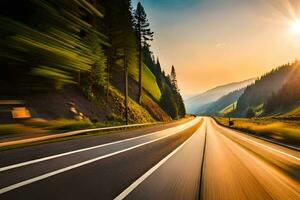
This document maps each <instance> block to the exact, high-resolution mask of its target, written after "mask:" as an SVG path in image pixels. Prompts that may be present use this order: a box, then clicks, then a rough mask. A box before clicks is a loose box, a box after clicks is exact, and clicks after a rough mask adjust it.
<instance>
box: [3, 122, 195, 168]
mask: <svg viewBox="0 0 300 200" xmlns="http://www.w3.org/2000/svg"><path fill="white" fill-rule="evenodd" d="M195 120H196V121H199V119H198V120H197V119H194V120H192V121H190V122H188V123H185V124H182V125H180V126H179V127H175V128H174V127H173V128H168V129H165V130H161V131H156V132H154V133H149V134H146V135H141V136H137V137H133V138H128V139H124V140H119V141H115V142H110V143H106V144H101V145H97V146H92V147H87V148H83V149H78V150H74V151H69V152H65V153H61V154H56V155H53V156H47V157H43V158H38V159H35V160H30V161H25V162H21V163H17V164H13V165H9V166H5V167H1V168H0V172H3V171H7V170H11V169H15V168H18V167H23V166H26V165H31V164H35V163H39V162H43V161H46V160H51V159H55V158H59V157H63V156H67V155H71V154H75V153H80V152H84V151H89V150H93V149H98V148H101V147H105V146H109V145H114V144H119V143H123V142H127V141H131V140H136V139H140V138H143V137H148V136H151V135H154V134H157V133H158V132H162V131H172V130H175V129H176V130H177V131H178V129H182V130H183V129H184V128H186V127H188V126H189V125H190V124H193V123H196V122H195Z"/></svg>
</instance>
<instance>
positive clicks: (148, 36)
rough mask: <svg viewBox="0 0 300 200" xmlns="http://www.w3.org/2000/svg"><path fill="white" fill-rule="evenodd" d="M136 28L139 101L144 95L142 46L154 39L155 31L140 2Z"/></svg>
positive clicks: (136, 15) (136, 12) (136, 16)
mask: <svg viewBox="0 0 300 200" xmlns="http://www.w3.org/2000/svg"><path fill="white" fill-rule="evenodd" d="M134 17H135V30H136V34H137V40H138V53H139V56H138V67H139V103H141V97H142V46H143V45H144V46H146V45H147V44H148V42H149V41H152V40H153V32H151V30H150V28H149V26H150V24H149V22H148V19H147V15H146V12H145V10H144V8H143V6H142V4H141V3H140V2H139V3H138V4H137V8H136V10H135V15H134Z"/></svg>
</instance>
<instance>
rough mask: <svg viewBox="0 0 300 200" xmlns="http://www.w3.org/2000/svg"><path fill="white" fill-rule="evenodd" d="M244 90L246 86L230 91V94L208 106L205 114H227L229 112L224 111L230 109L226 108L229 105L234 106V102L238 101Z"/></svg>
mask: <svg viewBox="0 0 300 200" xmlns="http://www.w3.org/2000/svg"><path fill="white" fill-rule="evenodd" d="M244 91H245V88H242V89H239V90H235V91H233V92H230V93H229V94H227V95H225V96H223V97H221V98H220V99H218V100H217V101H215V102H213V103H211V104H210V106H209V107H208V108H207V110H206V112H205V114H209V115H219V114H221V115H223V114H227V112H224V111H225V110H226V111H228V109H226V108H228V107H229V108H233V106H232V104H233V103H236V102H237V100H238V99H239V98H240V96H241V95H242V94H243V93H244Z"/></svg>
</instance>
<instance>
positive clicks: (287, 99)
mask: <svg viewBox="0 0 300 200" xmlns="http://www.w3.org/2000/svg"><path fill="white" fill-rule="evenodd" d="M293 66H294V70H293V72H292V74H291V75H290V76H289V78H288V79H287V80H286V82H285V83H284V85H283V86H282V87H281V88H280V90H279V91H278V92H277V93H273V94H272V95H271V96H270V97H269V98H268V100H267V101H266V104H265V111H266V114H271V113H274V112H276V111H281V110H285V109H288V108H289V107H291V106H293V105H295V104H298V103H299V101H300V90H299V84H300V62H298V61H297V62H295V63H294V64H293Z"/></svg>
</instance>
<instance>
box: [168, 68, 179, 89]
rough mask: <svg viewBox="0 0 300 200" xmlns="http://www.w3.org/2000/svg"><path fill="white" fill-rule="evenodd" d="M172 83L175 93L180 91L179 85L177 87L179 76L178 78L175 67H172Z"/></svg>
mask: <svg viewBox="0 0 300 200" xmlns="http://www.w3.org/2000/svg"><path fill="white" fill-rule="evenodd" d="M170 79H171V83H172V85H173V89H174V91H176V92H177V91H178V85H177V76H176V71H175V67H174V66H173V65H172V69H171V76H170Z"/></svg>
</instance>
